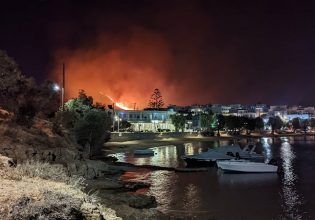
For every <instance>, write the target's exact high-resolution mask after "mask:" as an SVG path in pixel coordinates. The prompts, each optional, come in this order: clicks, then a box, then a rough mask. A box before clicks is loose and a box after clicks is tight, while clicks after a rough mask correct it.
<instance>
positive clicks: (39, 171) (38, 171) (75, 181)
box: [16, 161, 84, 188]
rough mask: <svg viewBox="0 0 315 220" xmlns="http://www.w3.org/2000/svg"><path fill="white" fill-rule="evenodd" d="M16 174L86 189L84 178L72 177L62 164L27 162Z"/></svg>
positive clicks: (17, 168) (17, 169)
mask: <svg viewBox="0 0 315 220" xmlns="http://www.w3.org/2000/svg"><path fill="white" fill-rule="evenodd" d="M16 172H17V173H18V174H19V175H20V176H21V177H31V178H32V177H39V178H42V179H46V180H53V181H58V182H64V183H66V184H68V185H71V186H75V187H78V188H82V187H84V178H83V177H81V176H74V175H73V176H70V174H69V173H68V171H67V169H66V168H65V167H64V166H62V165H60V164H49V163H47V162H39V161H26V162H25V163H23V164H20V165H18V166H17V167H16Z"/></svg>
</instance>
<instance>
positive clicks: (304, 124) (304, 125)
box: [301, 119, 310, 133]
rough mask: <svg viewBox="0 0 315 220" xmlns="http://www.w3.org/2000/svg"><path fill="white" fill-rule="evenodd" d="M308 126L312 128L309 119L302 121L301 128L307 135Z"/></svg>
mask: <svg viewBox="0 0 315 220" xmlns="http://www.w3.org/2000/svg"><path fill="white" fill-rule="evenodd" d="M308 126H310V121H309V120H307V119H304V120H301V128H302V129H303V131H304V133H306V131H307V128H308Z"/></svg>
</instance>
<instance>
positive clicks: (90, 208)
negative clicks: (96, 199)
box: [81, 202, 122, 220]
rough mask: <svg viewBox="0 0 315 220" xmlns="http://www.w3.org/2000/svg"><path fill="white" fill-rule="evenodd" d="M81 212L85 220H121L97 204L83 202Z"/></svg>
mask: <svg viewBox="0 0 315 220" xmlns="http://www.w3.org/2000/svg"><path fill="white" fill-rule="evenodd" d="M81 212H82V214H83V216H84V217H85V219H87V220H103V219H104V220H122V218H120V217H117V216H116V212H115V211H114V210H112V209H110V208H106V207H104V206H102V205H99V204H98V205H96V204H92V203H88V202H84V203H83V204H82V206H81Z"/></svg>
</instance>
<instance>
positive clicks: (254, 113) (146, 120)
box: [109, 104, 315, 133]
mask: <svg viewBox="0 0 315 220" xmlns="http://www.w3.org/2000/svg"><path fill="white" fill-rule="evenodd" d="M109 111H111V113H112V114H111V115H112V117H113V121H114V123H117V124H116V125H115V126H114V127H115V128H116V129H115V130H114V132H118V131H119V132H123V131H129V132H168V131H175V130H176V129H175V126H174V124H173V121H172V119H171V118H172V117H171V116H172V115H181V116H185V126H184V129H182V130H181V131H184V132H196V131H200V130H202V123H201V118H202V115H204V114H215V115H223V116H236V117H246V118H252V119H254V118H257V117H260V118H262V119H263V122H264V129H263V130H264V132H270V131H271V126H270V125H269V123H268V121H269V118H270V117H277V116H278V117H279V118H280V119H281V120H282V122H283V125H284V126H283V127H282V128H281V131H278V132H287V133H290V132H293V129H292V121H293V120H294V119H298V120H300V121H303V120H307V121H309V120H311V119H312V118H313V117H314V115H315V107H304V106H288V105H267V104H255V105H242V104H231V105H221V104H212V105H211V104H208V105H191V106H176V105H170V106H168V107H167V108H164V109H158V110H152V109H144V110H113V109H109ZM122 121H127V122H129V123H130V124H131V127H130V128H129V129H128V130H124V129H123V128H122V127H121V128H120V130H119V124H121V123H122ZM117 125H118V126H117ZM310 128H311V126H308V129H307V131H309V132H310V131H311V129H310ZM222 132H224V131H222ZM294 132H300V130H299V129H295V130H294ZM301 132H302V131H301Z"/></svg>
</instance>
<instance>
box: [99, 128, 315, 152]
mask: <svg viewBox="0 0 315 220" xmlns="http://www.w3.org/2000/svg"><path fill="white" fill-rule="evenodd" d="M309 136H315V133H314V134H263V135H260V134H257V135H238V136H223V135H222V136H220V137H218V136H211V137H203V136H196V137H177V138H156V139H138V140H130V141H109V142H106V143H105V144H104V148H103V149H102V150H103V152H104V153H105V155H108V154H112V153H123V152H129V151H132V150H135V149H147V148H151V147H159V146H165V145H174V144H175V145H176V144H184V143H187V142H208V141H221V140H226V141H228V140H239V139H250V138H251V139H260V138H281V137H309Z"/></svg>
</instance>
